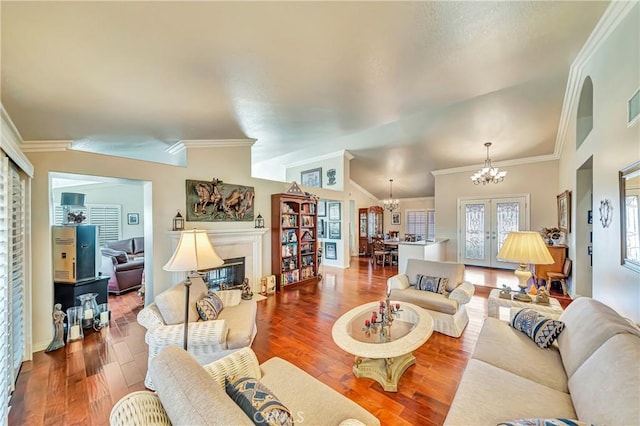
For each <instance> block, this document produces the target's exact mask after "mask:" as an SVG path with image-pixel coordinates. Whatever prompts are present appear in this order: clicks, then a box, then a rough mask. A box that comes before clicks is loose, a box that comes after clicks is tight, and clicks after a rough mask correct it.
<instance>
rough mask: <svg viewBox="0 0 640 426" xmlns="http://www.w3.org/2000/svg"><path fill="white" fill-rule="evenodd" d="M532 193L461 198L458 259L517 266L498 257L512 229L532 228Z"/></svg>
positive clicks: (475, 264)
mask: <svg viewBox="0 0 640 426" xmlns="http://www.w3.org/2000/svg"><path fill="white" fill-rule="evenodd" d="M528 201H529V196H528V195H521V196H509V197H503V198H480V199H459V200H458V207H459V209H458V211H459V225H458V236H459V238H458V241H459V242H460V244H459V245H458V247H459V253H458V261H459V262H461V263H464V264H465V265H474V266H487V267H491V268H505V269H513V268H516V267H517V265H515V264H513V263H509V262H502V261H499V260H498V259H497V258H496V256H497V254H498V252H499V251H500V248H502V244H503V243H504V240H505V238H507V234H509V232H511V231H519V230H524V229H528V227H529V202H528Z"/></svg>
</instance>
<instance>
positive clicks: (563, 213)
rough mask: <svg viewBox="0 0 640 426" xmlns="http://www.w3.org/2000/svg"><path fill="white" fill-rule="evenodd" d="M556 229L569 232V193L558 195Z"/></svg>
mask: <svg viewBox="0 0 640 426" xmlns="http://www.w3.org/2000/svg"><path fill="white" fill-rule="evenodd" d="M557 199H558V228H560V230H561V231H562V232H564V233H565V234H566V233H569V232H571V191H564V192H563V193H562V194H558V196H557Z"/></svg>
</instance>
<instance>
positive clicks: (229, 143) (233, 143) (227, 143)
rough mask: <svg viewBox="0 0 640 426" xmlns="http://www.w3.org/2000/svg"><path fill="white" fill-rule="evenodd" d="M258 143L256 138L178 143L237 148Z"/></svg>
mask: <svg viewBox="0 0 640 426" xmlns="http://www.w3.org/2000/svg"><path fill="white" fill-rule="evenodd" d="M255 143H256V139H250V138H247V139H198V140H195V139H194V140H181V141H180V142H178V143H177V144H174V145H172V147H171V148H173V147H174V146H177V145H178V144H182V145H184V147H185V148H187V149H191V148H235V147H248V148H250V147H252V146H253V145H254V144H255Z"/></svg>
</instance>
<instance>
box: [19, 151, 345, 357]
mask: <svg viewBox="0 0 640 426" xmlns="http://www.w3.org/2000/svg"><path fill="white" fill-rule="evenodd" d="M250 155H251V154H250V148H249V147H235V148H200V149H189V150H188V167H186V168H184V167H177V166H169V165H164V164H158V163H151V162H143V161H137V160H130V159H124V158H117V157H111V156H106V155H99V154H92V153H85V152H79V151H65V152H46V153H29V154H28V158H29V160H30V161H31V162H32V163H33V165H34V167H35V175H34V178H33V182H32V188H33V191H32V194H33V196H32V203H33V213H32V234H33V241H32V243H33V256H32V259H33V260H32V262H33V265H34V267H33V280H32V282H33V284H32V292H33V295H34V296H33V300H32V303H33V322H32V325H33V343H34V350H40V349H42V348H44V347H46V345H47V344H48V343H49V341H50V339H51V336H52V328H51V315H50V313H51V307H52V306H53V285H52V276H51V268H52V266H51V237H50V235H51V231H50V224H49V200H50V191H49V179H48V174H49V172H52V171H53V172H65V173H77V174H84V175H93V176H107V177H117V178H126V179H134V180H140V181H145V182H148V183H147V184H146V186H145V197H146V198H145V212H146V213H147V216H146V217H145V222H144V223H145V238H147V239H148V241H152V243H151V244H147V247H146V249H145V257H146V259H147V262H148V263H147V268H146V277H147V282H148V293H147V294H148V296H149V297H150V300H151V298H152V297H153V295H155V294H158V293H159V292H161V291H163V290H165V289H166V288H168V287H170V286H171V285H173V284H174V283H172V282H171V276H170V274H169V273H168V272H165V271H163V270H162V265H164V263H165V262H166V261H167V259H169V257H170V256H171V242H170V239H169V236H168V232H169V231H170V229H171V226H172V219H173V216H174V215H175V214H176V211H177V209H181V210H183V211H184V209H185V180H186V179H197V180H211V179H212V178H214V177H217V178H219V179H222V180H223V181H225V182H228V183H233V184H239V185H247V186H253V187H255V190H256V198H255V204H254V206H255V211H256V212H261V213H262V216H263V217H264V218H265V224H266V227H269V225H270V223H271V207H270V206H271V194H272V193H278V192H284V191H285V190H286V188H287V187H288V184H286V183H282V182H273V181H266V180H261V179H253V178H251V177H250V167H251V165H250V162H251V161H250ZM327 192H332V193H333V191H327ZM151 212H152V213H151ZM141 213H142V212H141ZM253 226H254V224H253V222H225V223H221V222H215V223H213V222H211V223H208V222H189V223H187V227H188V228H192V227H198V228H200V229H240V228H253ZM270 241H271V236H270V233H269V232H267V233H266V234H265V238H264V242H263V259H262V265H263V274H265V275H266V274H269V273H270V272H271V245H270ZM145 242H147V241H145Z"/></svg>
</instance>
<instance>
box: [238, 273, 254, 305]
mask: <svg viewBox="0 0 640 426" xmlns="http://www.w3.org/2000/svg"><path fill="white" fill-rule="evenodd" d="M240 297H242V299H244V300H251V298H252V297H253V291H251V286H250V285H249V278H245V279H244V281H242V296H240Z"/></svg>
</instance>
